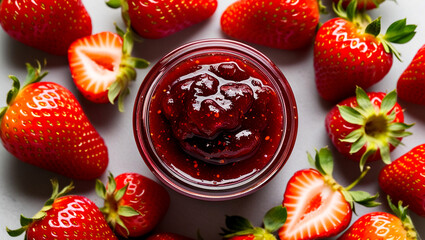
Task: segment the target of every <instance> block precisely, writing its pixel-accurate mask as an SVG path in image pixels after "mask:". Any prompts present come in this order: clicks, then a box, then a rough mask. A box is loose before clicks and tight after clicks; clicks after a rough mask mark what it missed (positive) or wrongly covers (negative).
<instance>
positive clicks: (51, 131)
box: [0, 63, 108, 179]
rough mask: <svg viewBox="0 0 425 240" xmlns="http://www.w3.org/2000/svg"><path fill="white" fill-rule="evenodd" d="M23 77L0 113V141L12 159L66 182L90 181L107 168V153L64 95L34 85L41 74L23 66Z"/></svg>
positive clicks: (41, 84) (52, 87)
mask: <svg viewBox="0 0 425 240" xmlns="http://www.w3.org/2000/svg"><path fill="white" fill-rule="evenodd" d="M27 69H28V76H27V79H26V83H25V85H24V87H23V88H22V89H20V83H19V80H18V79H17V78H16V77H14V76H11V77H10V78H11V79H12V80H13V88H12V89H11V90H10V91H9V93H8V96H7V104H8V106H6V107H4V108H2V109H1V110H0V119H1V123H0V137H1V140H2V143H3V145H4V147H5V148H6V149H7V150H8V151H9V152H10V153H11V154H13V155H14V156H15V157H17V158H18V159H20V160H22V161H24V162H26V163H30V164H33V165H35V166H37V167H41V168H44V169H47V170H50V171H53V172H56V173H59V174H62V175H65V176H67V177H71V178H75V179H94V178H97V177H99V176H100V175H101V174H102V173H103V172H104V171H105V169H106V167H107V165H108V150H107V148H106V146H105V143H104V141H103V139H102V137H101V136H100V135H99V134H98V133H97V131H96V129H95V128H94V127H93V125H92V124H91V123H90V121H89V119H88V118H87V116H86V115H85V114H84V112H83V109H82V108H81V106H80V104H79V103H78V101H77V99H76V98H75V97H74V95H72V93H71V92H70V91H68V90H67V89H66V88H64V87H62V86H61V85H59V84H56V83H53V82H39V81H40V80H41V79H42V78H43V77H44V76H45V75H46V74H47V73H41V66H40V63H39V65H38V67H37V68H34V67H32V66H31V65H29V64H27Z"/></svg>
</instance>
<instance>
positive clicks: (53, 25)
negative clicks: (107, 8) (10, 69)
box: [0, 0, 92, 55]
mask: <svg viewBox="0 0 425 240" xmlns="http://www.w3.org/2000/svg"><path fill="white" fill-rule="evenodd" d="M0 24H1V26H2V27H3V29H4V30H5V31H6V32H7V34H9V35H10V36H11V37H12V38H14V39H16V40H18V41H20V42H22V43H24V44H26V45H29V46H31V47H34V48H38V49H41V50H43V51H46V52H48V53H51V54H55V55H66V52H67V50H68V47H69V45H70V44H71V43H72V42H73V41H74V40H75V39H77V38H80V37H83V36H87V35H90V34H91V31H92V24H91V19H90V16H89V14H88V13H87V11H86V9H85V8H84V5H83V3H82V1H81V0H43V1H41V0H31V1H30V0H7V1H1V3H0Z"/></svg>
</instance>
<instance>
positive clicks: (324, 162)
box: [279, 148, 378, 240]
mask: <svg viewBox="0 0 425 240" xmlns="http://www.w3.org/2000/svg"><path fill="white" fill-rule="evenodd" d="M308 158H309V161H310V163H311V164H312V165H313V166H315V167H316V169H317V170H316V169H312V168H311V169H304V170H300V171H298V172H296V173H295V174H294V175H293V176H292V177H291V179H289V182H288V184H287V186H286V190H285V193H284V196H283V197H284V199H283V206H285V207H286V209H287V211H288V218H287V220H286V222H285V224H284V225H283V227H282V228H281V229H280V230H279V237H280V239H281V240H292V239H294V240H302V239H321V238H328V237H332V236H335V235H337V234H339V233H340V232H342V231H343V230H344V229H345V228H346V227H348V225H349V224H350V221H351V217H352V212H353V210H354V203H359V204H362V205H364V206H367V207H372V206H376V205H378V203H377V202H375V199H376V198H377V197H378V194H376V195H375V196H370V195H369V194H368V193H366V192H363V191H350V190H351V189H352V188H353V187H354V186H355V185H356V184H357V183H358V182H359V181H360V179H362V178H363V177H364V176H365V174H366V172H367V171H368V169H370V168H367V170H366V171H364V172H362V174H361V175H360V177H359V178H358V179H357V180H356V181H354V182H353V183H352V184H351V185H350V186H348V187H346V188H344V187H342V186H341V185H339V184H338V183H337V182H336V181H335V180H334V179H333V177H332V170H333V158H332V154H331V152H330V150H329V149H327V148H322V149H321V150H320V151H316V157H315V159H313V157H312V156H311V155H310V154H308Z"/></svg>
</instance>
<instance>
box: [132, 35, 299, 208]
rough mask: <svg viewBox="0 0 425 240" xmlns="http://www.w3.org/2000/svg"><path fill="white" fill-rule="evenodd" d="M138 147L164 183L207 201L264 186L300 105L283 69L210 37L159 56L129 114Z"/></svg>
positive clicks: (286, 148)
mask: <svg viewBox="0 0 425 240" xmlns="http://www.w3.org/2000/svg"><path fill="white" fill-rule="evenodd" d="M133 115H134V116H133V124H134V134H135V139H136V143H137V145H138V148H139V151H140V153H141V155H142V157H143V159H144V161H145V163H146V164H147V166H148V167H149V168H150V170H151V171H152V172H153V173H154V175H156V177H158V178H159V179H160V180H161V181H162V182H164V184H166V185H168V186H169V187H171V188H172V189H174V190H176V191H177V192H180V193H182V194H184V195H187V196H190V197H194V198H198V199H204V200H225V199H233V198H237V197H240V196H244V195H247V194H249V193H252V192H254V191H255V190H258V189H259V188H261V187H262V186H264V185H265V184H266V183H267V182H268V181H269V180H270V179H271V178H272V177H273V176H274V175H275V174H276V173H277V172H278V171H279V170H280V169H281V168H282V167H283V165H284V164H285V162H286V160H287V159H288V157H289V155H290V153H291V151H292V148H293V146H294V143H295V139H296V134H297V127H298V121H297V108H296V103H295V99H294V96H293V93H292V90H291V87H290V85H289V84H288V82H287V80H286V79H285V77H284V75H283V74H282V72H281V71H280V70H279V69H278V68H277V67H276V66H275V65H274V64H273V63H272V62H271V61H270V59H268V58H267V57H266V56H264V55H263V54H262V53H260V52H259V51H257V50H255V49H254V48H252V47H250V46H247V45H245V44H242V43H239V42H236V41H231V40H224V39H208V40H200V41H196V42H192V43H189V44H186V45H184V46H182V47H180V48H178V49H176V50H174V51H172V52H171V53H169V54H168V55H166V56H165V57H163V58H162V60H160V61H159V62H158V63H157V64H156V65H155V66H153V68H152V69H151V70H150V72H149V73H148V74H147V76H146V78H145V79H144V81H143V82H142V84H141V86H140V89H139V92H138V94H137V98H136V102H135V107H134V114H133Z"/></svg>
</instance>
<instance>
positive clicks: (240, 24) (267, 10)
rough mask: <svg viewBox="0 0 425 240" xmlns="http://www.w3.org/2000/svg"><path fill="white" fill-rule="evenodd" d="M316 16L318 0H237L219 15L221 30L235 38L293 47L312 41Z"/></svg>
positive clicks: (274, 46) (275, 45) (303, 45)
mask: <svg viewBox="0 0 425 240" xmlns="http://www.w3.org/2000/svg"><path fill="white" fill-rule="evenodd" d="M319 15H320V6H319V3H318V1H317V0H306V1H277V0H262V1H258V0H238V1H236V2H234V3H233V4H232V5H230V6H229V7H228V8H227V9H226V10H225V11H224V13H223V15H222V16H221V29H222V30H223V32H224V33H226V34H227V35H229V36H230V37H233V38H236V39H240V40H243V41H247V42H251V43H255V44H260V45H265V46H268V47H273V48H280V49H289V50H292V49H298V48H302V47H306V46H307V45H308V44H310V43H312V42H313V39H314V35H315V32H316V28H317V25H318V24H319Z"/></svg>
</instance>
